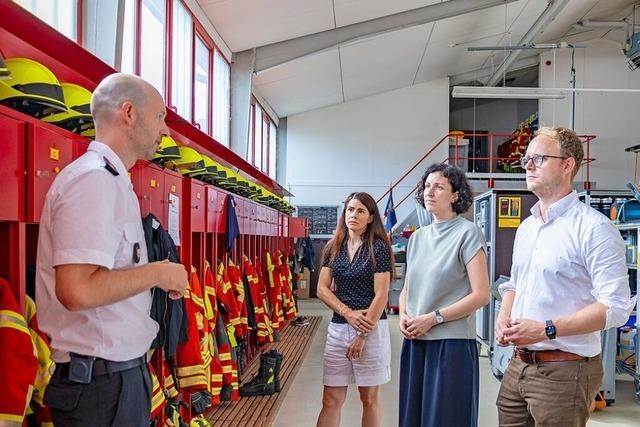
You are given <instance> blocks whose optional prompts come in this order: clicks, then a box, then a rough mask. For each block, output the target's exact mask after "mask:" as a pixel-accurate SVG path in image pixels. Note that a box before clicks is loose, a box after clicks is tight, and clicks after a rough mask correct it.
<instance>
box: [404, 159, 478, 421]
mask: <svg viewBox="0 0 640 427" xmlns="http://www.w3.org/2000/svg"><path fill="white" fill-rule="evenodd" d="M416 200H417V201H418V203H420V204H421V205H422V206H424V207H425V208H426V209H427V211H429V212H430V213H431V214H432V215H433V223H432V224H430V225H428V226H426V227H421V228H419V229H418V230H416V231H415V232H414V233H413V234H412V235H411V238H410V239H409V243H408V244H407V273H406V279H405V284H404V288H403V289H402V292H401V293H400V310H399V312H400V332H401V333H402V335H403V336H404V338H405V339H404V342H403V345H402V355H401V359H400V402H399V413H400V414H399V415H400V417H399V425H400V426H401V427H415V426H421V427H427V426H433V427H438V426H456V427H467V426H468V427H473V426H477V424H478V388H479V378H480V374H479V366H478V348H477V345H476V320H475V312H476V310H477V309H478V308H480V307H482V306H484V305H486V304H487V303H488V302H489V277H488V276H489V274H488V272H487V255H486V251H487V248H486V243H485V240H484V237H483V235H482V233H481V231H480V229H479V228H478V227H477V226H476V225H475V224H473V223H472V222H470V221H468V220H466V219H464V218H463V217H461V216H459V215H460V214H462V213H464V212H466V211H467V210H468V209H469V207H470V206H471V204H472V203H473V195H472V193H471V188H470V187H469V183H468V181H467V178H466V176H465V174H464V172H462V171H461V170H460V169H458V168H456V167H454V166H449V165H446V164H433V165H431V166H429V168H427V170H426V172H425V173H424V174H423V175H422V178H421V179H420V182H419V183H418V191H417V193H416Z"/></svg>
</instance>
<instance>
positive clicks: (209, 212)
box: [205, 185, 218, 233]
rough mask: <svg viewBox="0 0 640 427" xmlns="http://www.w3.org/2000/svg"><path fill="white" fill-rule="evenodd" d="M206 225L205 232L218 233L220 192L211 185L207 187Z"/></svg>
mask: <svg viewBox="0 0 640 427" xmlns="http://www.w3.org/2000/svg"><path fill="white" fill-rule="evenodd" d="M205 194H206V198H207V200H206V204H207V209H206V224H205V231H206V232H207V233H215V232H216V220H217V219H218V192H217V191H216V189H215V188H213V187H212V186H210V185H207V186H206V189H205Z"/></svg>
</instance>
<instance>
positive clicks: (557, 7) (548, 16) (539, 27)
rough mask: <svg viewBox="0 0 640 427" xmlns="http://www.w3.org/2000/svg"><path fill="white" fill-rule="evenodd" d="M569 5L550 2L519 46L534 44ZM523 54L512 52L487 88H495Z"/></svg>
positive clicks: (565, 1) (559, 0)
mask: <svg viewBox="0 0 640 427" xmlns="http://www.w3.org/2000/svg"><path fill="white" fill-rule="evenodd" d="M568 3H569V0H550V1H549V4H548V5H547V8H546V9H545V10H544V11H543V12H542V13H541V14H540V16H539V17H538V19H536V21H535V22H534V23H533V25H532V26H531V27H530V28H529V30H528V31H527V33H526V34H525V35H524V36H522V39H520V42H518V43H517V44H518V45H520V46H522V45H527V44H530V43H533V42H534V41H535V38H536V37H537V36H538V35H539V34H540V33H541V32H542V31H544V29H545V28H546V27H547V25H549V24H550V23H551V21H553V20H554V19H555V17H556V16H557V15H558V13H560V11H561V10H562V9H563V8H564V7H565V6H566V5H567V4H568ZM521 53H522V50H521V49H517V50H512V51H511V52H509V54H508V55H507V57H506V58H505V59H504V61H503V62H502V64H501V65H500V67H498V69H496V71H495V72H494V73H493V74H492V75H491V76H490V77H489V79H488V80H487V83H486V84H485V86H495V85H496V84H497V83H498V82H499V81H500V80H501V79H502V77H503V76H504V74H505V72H506V70H508V69H509V67H510V66H511V64H512V63H513V62H514V61H515V60H516V59H518V56H520V54H521Z"/></svg>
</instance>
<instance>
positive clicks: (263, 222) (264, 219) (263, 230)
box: [257, 205, 269, 236]
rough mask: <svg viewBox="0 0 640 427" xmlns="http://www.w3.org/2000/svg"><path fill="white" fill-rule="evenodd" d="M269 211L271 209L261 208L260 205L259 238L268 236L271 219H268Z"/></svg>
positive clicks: (258, 219)
mask: <svg viewBox="0 0 640 427" xmlns="http://www.w3.org/2000/svg"><path fill="white" fill-rule="evenodd" d="M268 211H269V209H268V208H266V207H264V206H260V205H258V218H257V221H258V233H257V234H258V235H259V236H266V235H267V230H268V227H269V223H268V221H269V218H268V215H269V214H268Z"/></svg>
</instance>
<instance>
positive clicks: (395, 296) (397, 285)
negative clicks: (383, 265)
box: [387, 262, 407, 314]
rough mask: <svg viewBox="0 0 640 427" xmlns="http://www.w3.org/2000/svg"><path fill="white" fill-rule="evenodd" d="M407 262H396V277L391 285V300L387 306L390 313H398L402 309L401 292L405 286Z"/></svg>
mask: <svg viewBox="0 0 640 427" xmlns="http://www.w3.org/2000/svg"><path fill="white" fill-rule="evenodd" d="M406 266H407V264H406V263H405V262H396V263H395V264H394V268H395V269H396V278H395V280H394V281H393V282H391V285H390V286H389V301H388V303H387V307H388V309H389V313H392V314H393V313H396V314H397V313H398V310H399V309H400V305H399V304H400V292H402V287H403V286H404V276H405V273H406V271H407V267H406Z"/></svg>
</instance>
